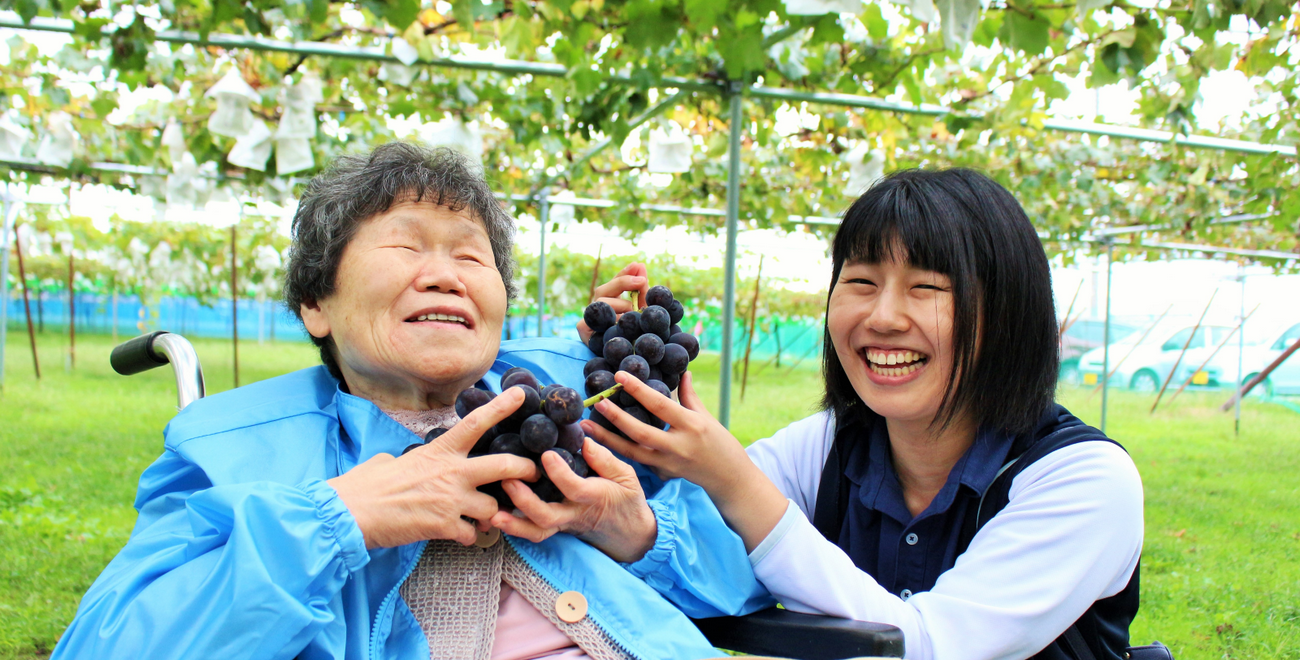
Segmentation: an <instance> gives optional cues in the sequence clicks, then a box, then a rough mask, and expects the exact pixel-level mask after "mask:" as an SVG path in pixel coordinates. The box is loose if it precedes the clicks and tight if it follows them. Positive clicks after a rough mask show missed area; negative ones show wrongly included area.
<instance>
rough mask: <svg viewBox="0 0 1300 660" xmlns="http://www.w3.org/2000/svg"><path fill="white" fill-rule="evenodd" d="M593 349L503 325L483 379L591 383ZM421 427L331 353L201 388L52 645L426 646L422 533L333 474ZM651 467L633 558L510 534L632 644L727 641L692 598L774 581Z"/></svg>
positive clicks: (703, 600)
mask: <svg viewBox="0 0 1300 660" xmlns="http://www.w3.org/2000/svg"><path fill="white" fill-rule="evenodd" d="M589 357H590V353H588V352H587V349H586V348H585V347H583V346H582V345H581V344H578V343H577V342H570V341H561V340H545V339H529V340H519V341H513V342H505V343H504V344H503V345H502V348H501V351H500V353H499V354H498V358H497V361H496V362H495V364H493V366H492V368H491V370H490V372H489V373H488V374H487V375H486V376H485V377H484V378H483V384H484V385H486V386H488V387H489V388H491V389H493V390H494V391H496V390H498V389H499V386H500V379H501V375H502V374H503V373H504V372H505V370H506V369H508V368H510V367H511V366H523V367H527V368H529V369H530V370H532V371H533V373H535V374H536V375H537V376H538V378H539V379H541V380H542V382H546V383H552V382H555V383H566V384H571V385H572V384H580V383H582V382H583V378H582V366H583V364H584V363H585V361H586V359H588V358H589ZM414 441H416V438H415V436H414V435H413V434H412V433H411V432H410V431H408V430H407V429H405V428H404V427H402V426H401V425H400V424H398V423H397V422H395V421H393V420H392V419H391V418H389V417H388V416H387V415H385V414H384V413H383V412H382V411H380V410H379V409H378V408H377V407H375V405H374V404H372V403H370V402H369V401H366V400H364V399H361V398H358V397H355V396H352V395H350V394H347V393H345V392H343V391H341V390H340V389H339V383H338V381H337V380H335V379H334V378H333V377H331V376H330V375H329V373H328V372H327V371H326V370H325V368H324V367H314V368H310V369H304V370H302V371H298V372H294V373H291V374H287V375H284V376H280V377H278V378H273V379H270V380H266V381H262V382H260V383H255V384H253V385H249V386H247V387H242V388H239V389H236V390H232V391H229V392H224V393H222V394H218V395H215V396H211V397H208V398H205V399H201V400H199V401H197V402H195V403H193V404H191V405H190V406H189V407H187V408H186V409H185V410H184V411H183V412H181V413H180V414H179V415H177V416H176V417H175V418H174V419H173V420H172V421H171V423H170V424H168V426H167V431H166V441H165V447H164V451H163V455H162V457H161V458H159V459H158V460H157V461H156V462H154V464H153V465H151V466H150V467H149V468H148V469H146V470H145V472H144V474H143V475H142V476H141V478H140V488H139V492H138V493H137V495H136V502H135V507H136V509H137V510H138V511H139V512H140V513H139V518H138V519H137V521H136V525H135V529H134V531H133V532H132V534H131V539H130V541H129V542H128V543H127V544H126V547H124V548H123V549H122V551H121V552H120V553H119V554H118V555H117V557H115V558H114V559H113V561H112V562H111V563H109V565H108V567H107V568H106V569H104V572H103V573H102V574H101V575H100V576H99V578H98V579H97V580H96V581H95V583H94V585H92V586H91V588H90V590H89V591H88V592H87V593H86V595H85V597H83V598H82V600H81V604H80V606H79V608H78V610H77V615H76V617H75V618H74V619H73V621H72V623H71V624H70V625H69V626H68V629H67V631H66V632H64V634H63V637H62V638H61V639H60V640H59V644H58V646H57V647H56V648H55V650H54V655H53V657H54V658H96V659H100V658H132V659H135V658H150V659H151V660H163V659H166V658H187V659H189V658H223V659H228V660H235V659H239V658H303V659H304V660H310V659H323V658H410V659H415V658H419V659H421V660H423V659H427V658H428V657H429V647H428V642H427V640H426V639H425V636H424V633H423V632H422V631H421V630H420V627H419V625H418V624H417V623H416V621H415V618H414V617H413V616H412V614H411V611H410V610H409V609H408V608H407V606H406V604H405V603H404V602H403V601H402V598H401V597H400V596H399V595H398V587H399V586H400V585H401V584H402V582H403V581H404V580H405V579H406V576H407V575H409V574H410V572H411V570H412V569H413V568H414V567H415V564H416V561H417V560H418V558H419V556H420V553H421V552H422V551H423V549H424V543H414V544H410V545H406V546H402V547H398V548H385V549H376V550H370V551H367V550H366V546H365V541H364V540H363V538H362V535H361V530H360V529H359V528H358V527H357V525H356V522H355V520H354V519H353V518H352V515H351V514H350V513H349V512H348V510H347V508H346V507H345V506H344V505H343V502H342V501H340V500H339V498H338V496H337V494H336V493H335V492H334V490H333V489H332V488H331V487H330V486H329V485H328V484H326V483H325V480H326V479H330V478H332V477H335V476H338V475H339V474H342V473H344V472H346V471H348V470H349V469H351V468H352V467H354V466H356V465H357V464H359V463H361V462H363V461H365V460H366V459H369V458H371V457H372V456H375V455H376V454H379V453H388V454H393V455H397V454H400V453H401V451H402V449H403V448H405V447H406V446H407V445H409V444H411V443H412V442H414ZM637 469H638V473H639V474H641V475H642V484H643V485H644V486H646V488H647V490H646V492H647V496H648V497H650V506H651V508H652V509H653V511H654V513H655V517H656V519H657V522H658V525H659V531H658V538H657V539H656V541H655V545H654V547H653V548H652V549H651V550H650V551H649V552H648V553H647V554H646V555H645V557H644V558H642V559H641V560H640V561H638V562H636V563H635V564H630V565H620V564H618V563H616V562H615V561H613V560H612V559H610V558H609V557H607V556H605V555H604V554H603V553H601V552H600V551H598V550H596V549H595V548H592V547H591V546H589V545H587V544H586V543H584V542H582V541H580V540H578V539H577V538H575V537H573V536H570V535H568V534H557V535H555V536H553V537H551V538H550V539H547V540H546V541H545V542H543V543H539V544H534V543H530V542H528V541H525V540H523V539H519V538H514V537H506V538H507V539H508V541H509V542H510V543H511V544H512V545H513V546H514V548H515V549H516V550H517V551H518V552H519V555H520V556H521V557H523V559H524V560H525V561H526V562H528V564H529V565H530V566H532V567H533V568H534V569H535V570H536V571H537V573H538V574H539V575H541V576H542V577H543V578H544V579H545V580H546V581H547V582H549V583H550V584H551V586H553V587H554V588H555V589H556V590H557V591H558V592H565V591H578V592H581V593H582V594H583V595H584V596H586V598H587V602H588V604H589V609H588V616H590V617H592V620H593V621H595V622H596V623H597V624H599V625H600V627H601V628H603V629H604V630H605V631H606V632H607V633H609V635H610V637H612V638H613V640H614V641H615V642H617V643H618V644H619V645H620V646H622V647H623V648H624V649H626V650H627V651H629V652H630V654H631V655H633V656H635V657H637V658H644V659H647V660H649V659H658V658H663V659H665V660H667V659H669V658H703V657H716V656H717V655H719V654H718V653H717V652H716V651H715V650H714V649H713V647H712V646H711V645H710V644H709V643H708V642H707V641H706V640H705V639H704V637H703V636H702V635H701V634H700V633H699V631H698V630H696V628H695V627H694V625H692V624H691V623H690V621H688V620H687V618H686V615H689V616H692V617H703V616H717V615H725V614H739V613H746V612H750V611H753V610H756V609H759V608H761V607H765V606H767V605H769V604H770V602H771V600H770V596H769V595H768V594H767V592H766V590H765V589H763V587H762V586H760V585H759V584H758V582H757V581H756V580H755V579H754V574H753V571H752V570H751V568H750V565H749V560H748V557H747V556H746V553H745V549H744V546H743V544H742V543H741V541H740V539H739V538H738V537H737V536H736V535H735V534H734V533H733V532H732V531H731V530H730V529H728V528H727V526H726V525H725V523H723V521H722V518H721V516H720V515H719V514H718V511H717V509H716V508H715V507H714V506H713V504H712V502H710V501H709V499H708V497H707V495H705V493H704V492H703V491H702V490H701V489H699V488H698V487H696V486H694V485H691V484H690V483H688V482H686V481H684V480H681V479H675V480H671V481H668V482H662V481H659V480H658V479H656V478H655V477H653V476H652V475H650V474H649V472H648V471H646V470H645V469H644V468H643V467H641V466H637ZM687 528H689V530H690V531H689V533H683V530H685V529H687ZM683 613H685V614H683Z"/></svg>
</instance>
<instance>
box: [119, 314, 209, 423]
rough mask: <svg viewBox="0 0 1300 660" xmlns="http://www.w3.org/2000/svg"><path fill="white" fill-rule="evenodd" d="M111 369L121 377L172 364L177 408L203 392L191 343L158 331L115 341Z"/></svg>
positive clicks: (192, 400) (164, 331)
mask: <svg viewBox="0 0 1300 660" xmlns="http://www.w3.org/2000/svg"><path fill="white" fill-rule="evenodd" d="M108 361H109V363H110V364H111V365H113V371H116V372H117V373H119V374H122V375H123V376H130V375H133V374H138V373H140V372H142V371H148V370H150V369H154V368H156V367H161V366H162V365H164V364H169V363H170V364H171V365H172V371H173V372H175V375H176V410H178V411H179V410H183V409H184V408H185V406H188V405H190V404H191V403H193V402H195V401H196V400H198V399H202V398H203V396H204V394H205V393H206V388H205V387H204V384H203V367H202V366H200V365H199V356H198V354H196V353H195V352H194V346H193V345H191V344H190V342H189V341H188V340H187V339H185V338H184V337H182V336H180V335H178V334H174V333H171V332H167V331H166V330H159V331H157V332H151V333H149V334H147V335H140V336H139V337H136V338H134V339H129V340H127V341H125V342H123V343H121V344H118V346H117V347H116V348H114V349H113V353H112V355H110V356H109V359H108Z"/></svg>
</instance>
